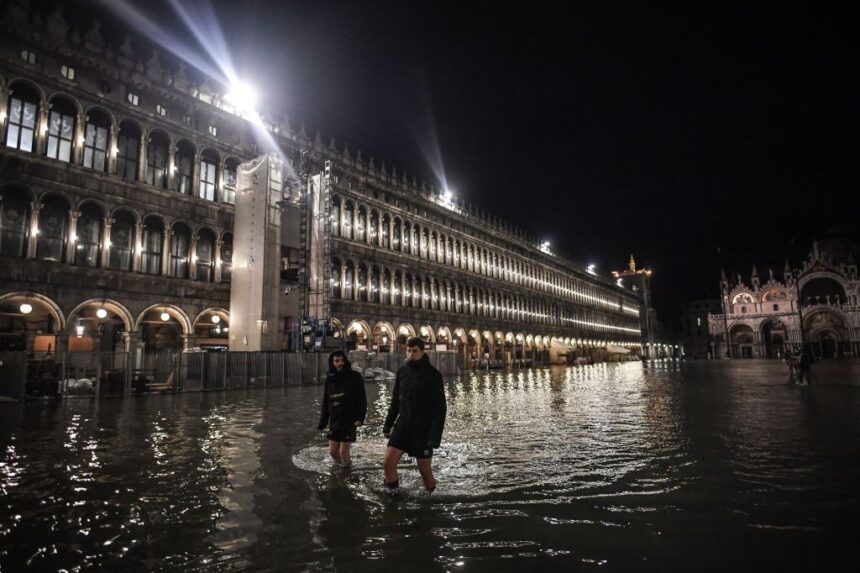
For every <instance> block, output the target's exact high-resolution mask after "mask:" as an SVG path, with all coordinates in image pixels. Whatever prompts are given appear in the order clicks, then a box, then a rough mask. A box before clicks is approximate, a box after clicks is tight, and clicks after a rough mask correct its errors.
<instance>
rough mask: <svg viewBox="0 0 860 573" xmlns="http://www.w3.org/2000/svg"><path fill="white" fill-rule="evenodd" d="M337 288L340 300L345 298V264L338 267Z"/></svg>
mask: <svg viewBox="0 0 860 573" xmlns="http://www.w3.org/2000/svg"><path fill="white" fill-rule="evenodd" d="M338 288H339V289H340V298H346V297H345V296H344V294H345V293H346V264H342V265H341V266H340V285H339V287H338Z"/></svg>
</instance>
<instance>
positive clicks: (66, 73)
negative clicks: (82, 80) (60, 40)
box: [60, 66, 75, 81]
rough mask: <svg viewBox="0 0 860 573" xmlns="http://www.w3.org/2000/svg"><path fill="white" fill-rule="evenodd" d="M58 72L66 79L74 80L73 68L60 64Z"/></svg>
mask: <svg viewBox="0 0 860 573" xmlns="http://www.w3.org/2000/svg"><path fill="white" fill-rule="evenodd" d="M60 74H62V76H63V77H64V78H66V79H67V80H72V81H74V80H75V68H72V67H69V66H60Z"/></svg>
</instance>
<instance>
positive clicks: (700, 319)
mask: <svg viewBox="0 0 860 573" xmlns="http://www.w3.org/2000/svg"><path fill="white" fill-rule="evenodd" d="M696 326H702V317H701V316H697V317H696Z"/></svg>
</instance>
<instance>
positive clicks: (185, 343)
mask: <svg viewBox="0 0 860 573" xmlns="http://www.w3.org/2000/svg"><path fill="white" fill-rule="evenodd" d="M196 339H197V337H196V336H195V335H194V334H193V333H192V334H183V335H182V349H183V350H188V349H189V348H194V346H195V345H196V344H197V340H196ZM177 374H178V373H177Z"/></svg>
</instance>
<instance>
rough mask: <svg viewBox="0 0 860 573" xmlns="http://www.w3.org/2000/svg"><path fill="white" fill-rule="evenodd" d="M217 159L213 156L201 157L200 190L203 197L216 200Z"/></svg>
mask: <svg viewBox="0 0 860 573" xmlns="http://www.w3.org/2000/svg"><path fill="white" fill-rule="evenodd" d="M217 168H218V167H217V160H216V159H215V158H213V157H211V156H204V157H202V158H201V159H200V186H199V189H198V192H199V194H200V198H201V199H208V200H209V201H214V200H215V171H216V169H217Z"/></svg>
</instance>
